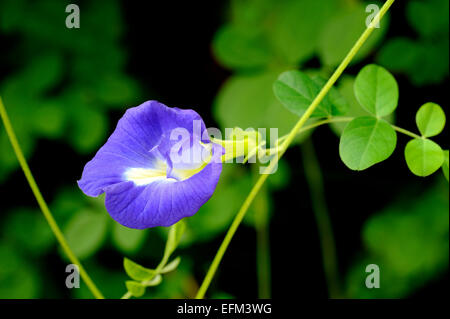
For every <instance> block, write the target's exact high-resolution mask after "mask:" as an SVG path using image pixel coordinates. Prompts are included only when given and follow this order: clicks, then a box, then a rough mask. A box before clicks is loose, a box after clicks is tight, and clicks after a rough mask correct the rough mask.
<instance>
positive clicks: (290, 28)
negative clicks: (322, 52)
mask: <svg viewBox="0 0 450 319" xmlns="http://www.w3.org/2000/svg"><path fill="white" fill-rule="evenodd" d="M274 4H275V2H274ZM276 4H277V5H274V7H275V8H273V9H272V11H275V13H274V14H273V15H272V17H271V18H272V21H271V22H272V23H271V27H270V28H269V38H270V40H271V42H272V43H273V46H274V50H276V51H277V53H278V55H279V56H280V57H281V58H282V59H283V60H284V61H286V62H287V63H289V64H292V65H296V64H298V63H301V62H303V61H306V60H307V59H309V58H310V57H312V56H313V55H314V53H315V51H316V48H317V42H318V39H319V36H320V33H321V32H322V29H323V28H324V26H325V25H326V24H327V22H328V19H329V18H330V16H332V15H333V13H334V12H335V10H336V7H337V2H336V1H334V0H321V1H311V0H297V1H280V2H279V3H276ZM278 7H279V10H277V11H276V8H278ZM274 9H275V10H274Z"/></svg>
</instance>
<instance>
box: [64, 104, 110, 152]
mask: <svg viewBox="0 0 450 319" xmlns="http://www.w3.org/2000/svg"><path fill="white" fill-rule="evenodd" d="M75 107H76V110H73V114H72V117H71V121H72V130H71V131H70V132H69V134H70V135H69V140H70V141H71V143H72V145H73V147H74V148H75V149H76V150H77V151H78V152H80V153H88V152H91V151H93V150H94V149H95V148H96V147H97V146H98V145H99V144H100V143H101V142H102V141H103V139H104V138H105V135H106V131H107V126H108V124H107V121H106V118H105V115H104V114H103V113H101V112H100V111H98V110H97V109H95V108H93V107H91V106H89V105H85V104H84V105H78V106H75Z"/></svg>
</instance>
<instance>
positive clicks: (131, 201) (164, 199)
mask: <svg viewBox="0 0 450 319" xmlns="http://www.w3.org/2000/svg"><path fill="white" fill-rule="evenodd" d="M212 149H213V151H212V152H213V155H212V159H211V162H209V163H208V164H207V165H206V166H205V167H204V168H203V169H202V170H201V171H200V172H198V173H197V174H195V175H193V176H191V177H190V178H188V179H186V180H182V181H175V180H172V181H170V180H165V181H156V182H153V183H150V184H148V185H141V186H137V185H136V184H135V183H134V182H132V181H126V182H122V183H119V184H115V185H112V186H108V187H107V188H106V189H105V192H106V198H105V206H106V209H107V211H108V212H109V214H110V215H111V217H112V218H113V219H115V220H116V221H117V222H119V223H120V224H122V225H124V226H127V227H131V228H138V229H143V228H149V227H155V226H170V225H173V224H175V223H176V222H178V221H179V220H180V219H181V218H183V217H189V216H192V215H194V214H195V213H196V212H197V211H198V210H199V209H200V207H201V206H202V205H203V204H204V203H206V202H207V201H208V200H209V199H210V197H211V196H212V194H213V193H214V189H215V188H216V186H217V183H218V181H219V177H220V173H221V172H222V163H221V161H220V158H221V156H222V155H223V148H222V147H221V146H220V145H217V144H213V147H212Z"/></svg>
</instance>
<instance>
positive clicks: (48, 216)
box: [0, 97, 104, 299]
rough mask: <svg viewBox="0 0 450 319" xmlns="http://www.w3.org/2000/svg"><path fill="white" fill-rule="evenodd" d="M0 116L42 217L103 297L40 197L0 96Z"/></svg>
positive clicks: (85, 280)
mask: <svg viewBox="0 0 450 319" xmlns="http://www.w3.org/2000/svg"><path fill="white" fill-rule="evenodd" d="M0 116H1V118H2V120H3V124H4V125H5V130H6V133H7V134H8V138H9V140H10V142H11V145H12V147H13V150H14V153H15V154H16V156H17V160H18V161H19V164H20V166H21V167H22V170H23V173H24V174H25V177H26V179H27V181H28V184H29V185H30V188H31V190H32V191H33V194H34V197H36V200H37V202H38V204H39V207H40V208H41V210H42V213H43V214H44V217H45V219H46V220H47V222H48V224H49V226H50V228H51V230H52V231H53V234H54V235H55V237H56V239H57V240H58V242H59V244H60V245H61V247H62V249H63V251H64V252H65V253H66V255H67V257H68V258H69V260H70V262H71V263H73V264H75V265H77V266H78V269H79V271H80V275H81V278H82V279H83V280H84V282H85V283H86V285H87V286H88V288H89V290H90V291H91V292H92V294H93V295H94V297H95V298H97V299H103V298H104V297H103V295H102V293H101V292H100V290H98V288H97V286H96V285H95V284H94V282H93V281H92V279H91V278H90V277H89V275H88V273H87V272H86V270H85V269H84V267H83V265H82V264H81V262H80V261H79V260H78V258H77V257H76V256H75V254H74V253H73V252H72V250H71V249H70V246H69V244H68V243H67V241H66V239H65V238H64V235H63V233H62V232H61V229H60V228H59V226H58V224H57V223H56V221H55V219H54V218H53V215H52V213H51V212H50V210H49V208H48V206H47V203H46V202H45V200H44V198H43V197H42V194H41V191H40V190H39V187H38V186H37V184H36V181H35V179H34V177H33V174H32V173H31V170H30V168H29V166H28V164H27V161H26V159H25V156H24V155H23V153H22V150H21V148H20V145H19V142H18V141H17V137H16V134H15V133H14V129H13V127H12V125H11V122H10V120H9V117H8V114H7V112H6V109H5V106H4V105H3V101H2V98H1V97H0Z"/></svg>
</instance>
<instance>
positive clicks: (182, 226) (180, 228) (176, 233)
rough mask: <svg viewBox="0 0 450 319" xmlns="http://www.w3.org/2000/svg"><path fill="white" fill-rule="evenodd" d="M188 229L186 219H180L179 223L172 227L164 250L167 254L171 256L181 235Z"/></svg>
mask: <svg viewBox="0 0 450 319" xmlns="http://www.w3.org/2000/svg"><path fill="white" fill-rule="evenodd" d="M185 230H186V223H185V222H184V220H180V221H179V222H178V223H176V224H175V225H173V226H172V227H170V230H169V237H168V238H167V243H166V249H165V251H164V255H165V256H170V255H171V254H172V253H173V252H174V250H175V249H176V248H177V246H178V244H179V243H180V240H181V236H183V234H184V231H185Z"/></svg>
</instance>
